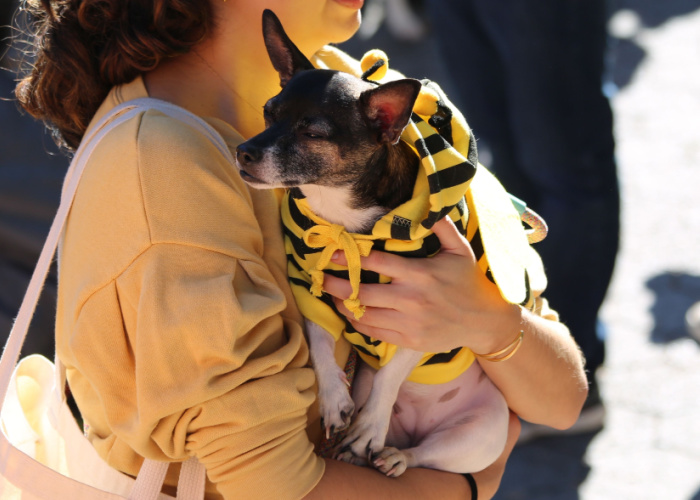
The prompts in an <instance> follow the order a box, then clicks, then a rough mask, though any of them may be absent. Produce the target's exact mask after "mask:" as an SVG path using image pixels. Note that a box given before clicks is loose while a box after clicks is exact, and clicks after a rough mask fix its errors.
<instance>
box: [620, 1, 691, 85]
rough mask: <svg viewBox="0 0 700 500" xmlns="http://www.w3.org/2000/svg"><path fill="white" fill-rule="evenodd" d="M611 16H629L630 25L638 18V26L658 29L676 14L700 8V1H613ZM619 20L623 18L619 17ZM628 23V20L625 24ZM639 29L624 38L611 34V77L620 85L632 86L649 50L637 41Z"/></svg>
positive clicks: (629, 27) (687, 12) (688, 12)
mask: <svg viewBox="0 0 700 500" xmlns="http://www.w3.org/2000/svg"><path fill="white" fill-rule="evenodd" d="M609 3H610V18H611V19H613V18H614V17H615V16H618V17H619V16H620V15H623V16H626V21H627V27H628V29H631V26H630V25H629V23H630V22H632V21H633V20H635V19H636V21H637V22H638V29H643V28H657V27H659V26H661V25H662V24H664V23H665V22H667V21H669V20H670V19H672V18H674V17H680V16H683V15H686V14H690V13H691V12H693V11H695V10H697V9H699V8H700V0H664V1H661V2H659V1H658V0H610V2H609ZM618 20H619V19H618ZM623 24H624V23H623ZM635 35H636V33H635V30H634V29H632V31H631V32H629V33H627V34H626V36H624V37H616V36H615V34H611V36H610V54H609V57H610V69H609V75H608V77H609V79H610V81H611V82H612V83H613V84H614V85H615V87H616V88H622V87H624V86H626V85H628V84H629V83H630V82H631V81H632V78H633V77H634V73H635V72H636V70H637V68H638V67H639V65H640V64H641V63H642V61H643V60H644V58H645V57H646V52H645V51H644V49H643V48H642V47H640V46H639V45H638V44H637V42H636V40H635Z"/></svg>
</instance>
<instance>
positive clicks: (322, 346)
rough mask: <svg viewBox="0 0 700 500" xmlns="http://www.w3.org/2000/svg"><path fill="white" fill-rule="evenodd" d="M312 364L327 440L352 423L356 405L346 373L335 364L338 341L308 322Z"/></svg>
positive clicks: (322, 423)
mask: <svg viewBox="0 0 700 500" xmlns="http://www.w3.org/2000/svg"><path fill="white" fill-rule="evenodd" d="M306 333H307V335H308V337H309V349H310V354H311V363H312V364H313V367H314V372H316V379H317V380H318V400H319V406H320V411H321V425H322V426H323V427H324V428H325V430H326V438H328V437H330V435H331V434H333V433H334V432H336V431H339V430H341V429H344V428H346V427H347V426H348V424H349V423H350V419H351V418H352V414H353V412H354V411H355V403H354V402H353V400H352V397H350V392H349V390H348V385H349V384H348V379H347V377H346V375H345V372H344V371H343V370H342V369H341V368H340V367H339V366H338V364H337V363H336V362H335V340H334V339H333V336H332V335H331V334H330V333H328V332H327V331H326V330H324V329H323V328H321V327H320V326H318V325H317V324H316V323H314V322H312V321H309V320H306Z"/></svg>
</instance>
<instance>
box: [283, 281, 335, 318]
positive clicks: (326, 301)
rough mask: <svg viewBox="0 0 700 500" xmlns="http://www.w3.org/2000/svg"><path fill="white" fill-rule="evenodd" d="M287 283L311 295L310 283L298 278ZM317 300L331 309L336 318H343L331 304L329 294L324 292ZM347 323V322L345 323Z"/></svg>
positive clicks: (331, 300)
mask: <svg viewBox="0 0 700 500" xmlns="http://www.w3.org/2000/svg"><path fill="white" fill-rule="evenodd" d="M289 282H290V283H291V284H292V285H296V286H300V287H302V288H305V289H306V290H309V294H310V293H311V283H307V282H306V281H304V280H302V279H299V278H289ZM316 298H317V299H318V300H320V301H321V302H323V303H324V304H326V305H327V306H328V307H330V308H331V309H333V311H334V312H335V314H336V315H337V316H338V317H341V318H344V316H343V315H341V314H340V313H339V312H338V309H337V308H336V307H335V302H333V297H332V296H331V295H330V294H327V293H326V292H323V293H322V294H321V296H320V297H316ZM346 323H347V321H346Z"/></svg>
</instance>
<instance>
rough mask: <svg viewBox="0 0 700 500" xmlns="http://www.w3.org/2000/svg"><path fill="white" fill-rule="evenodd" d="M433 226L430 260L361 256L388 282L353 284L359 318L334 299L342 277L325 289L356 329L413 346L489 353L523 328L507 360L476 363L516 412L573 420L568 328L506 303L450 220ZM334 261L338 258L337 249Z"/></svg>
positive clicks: (577, 377)
mask: <svg viewBox="0 0 700 500" xmlns="http://www.w3.org/2000/svg"><path fill="white" fill-rule="evenodd" d="M433 230H434V231H435V234H436V235H437V236H438V238H439V239H440V243H441V244H442V249H441V251H440V253H439V254H438V255H436V256H435V257H433V258H431V259H409V258H405V257H400V256H397V255H393V254H389V253H384V252H372V253H371V254H370V255H369V257H366V258H363V261H362V267H363V268H365V269H369V270H372V271H376V272H379V273H381V274H384V275H387V276H390V277H391V278H392V282H391V283H389V284H363V285H360V295H359V298H360V302H361V303H362V304H363V305H365V306H367V307H366V311H365V314H364V315H363V316H362V318H361V319H360V320H355V318H354V316H353V315H352V314H351V313H350V312H349V311H348V310H347V309H346V308H345V307H344V306H343V304H342V300H340V299H344V298H346V297H348V296H349V295H350V285H349V283H348V282H347V281H345V280H343V279H339V278H336V277H333V276H326V278H325V282H324V289H325V290H326V291H327V292H328V293H330V294H331V295H333V296H334V297H336V305H337V306H338V309H339V310H340V311H341V312H343V313H344V314H345V315H346V316H347V317H348V319H349V320H350V322H351V323H352V324H353V325H354V326H355V328H356V329H357V330H359V331H362V332H364V333H366V334H367V335H370V336H372V337H374V338H378V339H381V340H385V341H387V342H390V343H392V344H397V345H401V346H405V347H409V348H411V349H415V350H420V351H425V352H444V351H449V350H451V349H453V348H455V347H458V346H466V347H469V348H470V349H471V350H472V351H473V352H475V353H480V354H486V353H492V352H497V351H499V350H501V349H503V348H504V347H506V346H507V345H509V344H510V343H511V342H512V341H513V339H515V338H516V336H517V335H518V334H519V332H520V331H521V330H522V331H523V332H524V337H523V342H522V345H521V346H520V348H519V350H518V352H517V353H516V354H515V355H514V356H513V357H512V358H510V359H508V360H507V361H503V362H489V361H480V364H481V366H482V367H483V368H484V371H485V372H486V373H487V374H488V375H489V377H490V378H491V380H492V381H493V382H494V383H495V384H496V385H497V386H498V388H499V389H500V390H501V392H502V393H503V395H504V396H505V398H506V400H507V401H508V405H509V406H510V408H511V409H512V410H513V411H514V412H516V413H517V414H518V415H520V416H521V417H522V418H524V419H526V420H528V421H531V422H536V423H540V424H545V425H549V426H552V427H556V428H566V427H569V426H571V425H573V423H574V422H575V421H576V418H577V417H578V414H579V412H580V410H581V406H582V405H583V401H584V400H585V398H586V394H587V385H586V377H585V374H584V371H583V360H582V357H581V354H580V351H579V349H578V347H577V346H576V343H575V342H574V340H573V338H572V337H571V336H570V335H569V332H568V330H567V328H566V327H565V326H564V325H563V324H561V323H559V322H556V321H551V320H547V319H544V318H542V317H539V316H537V315H536V314H533V313H531V312H529V311H526V310H525V309H524V308H522V307H520V306H517V305H513V304H508V303H507V302H505V300H503V298H502V297H501V295H500V293H499V291H498V289H497V288H496V286H495V285H494V284H493V283H491V282H490V281H489V280H488V279H487V278H486V276H485V275H484V273H483V272H482V271H481V269H480V268H479V266H478V265H477V263H476V259H475V257H474V253H473V252H472V249H471V247H470V245H469V243H468V241H467V240H466V239H465V238H464V237H463V236H462V235H461V234H459V232H458V231H457V229H456V228H455V226H454V224H453V223H452V222H451V221H448V220H447V219H445V220H442V221H440V222H438V223H437V224H435V226H434V227H433ZM335 262H337V263H340V264H343V263H344V257H343V256H342V253H341V255H338V258H337V259H336V260H335ZM438 332H439V334H438Z"/></svg>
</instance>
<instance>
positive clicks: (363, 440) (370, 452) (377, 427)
mask: <svg viewBox="0 0 700 500" xmlns="http://www.w3.org/2000/svg"><path fill="white" fill-rule="evenodd" d="M388 430H389V423H388V421H387V422H386V423H384V419H382V418H376V417H375V416H374V415H372V414H371V413H370V412H367V411H365V412H362V413H359V414H358V416H357V418H356V419H355V421H354V422H353V423H352V424H351V425H350V429H349V430H348V433H347V435H346V436H345V439H343V441H342V442H341V443H340V449H341V450H343V451H344V450H346V449H349V450H350V451H351V452H352V454H353V455H356V456H358V457H360V456H364V457H367V459H368V460H369V461H370V462H371V461H372V458H373V457H374V456H375V455H376V454H377V453H379V452H380V451H382V450H383V449H384V441H385V440H386V433H387V431H388Z"/></svg>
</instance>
